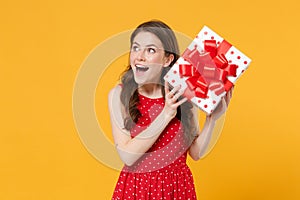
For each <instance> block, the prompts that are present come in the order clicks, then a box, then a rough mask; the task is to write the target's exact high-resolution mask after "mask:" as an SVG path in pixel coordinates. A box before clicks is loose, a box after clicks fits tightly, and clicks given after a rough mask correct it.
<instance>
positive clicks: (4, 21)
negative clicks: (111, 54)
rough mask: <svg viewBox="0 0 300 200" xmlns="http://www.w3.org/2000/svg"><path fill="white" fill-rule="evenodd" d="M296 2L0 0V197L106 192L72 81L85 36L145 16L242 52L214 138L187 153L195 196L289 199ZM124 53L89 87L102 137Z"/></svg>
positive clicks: (111, 178)
mask: <svg viewBox="0 0 300 200" xmlns="http://www.w3.org/2000/svg"><path fill="white" fill-rule="evenodd" d="M299 10H300V6H299V4H298V3H297V1H296V0H286V1H276V0H275V1H270V0H267V1H262V0H260V1H258V0H252V1H244V2H242V1H239V0H228V1H221V0H219V1H217V0H215V1H193V2H188V1H161V0H158V1H157V0H153V1H145V2H144V1H120V3H119V6H118V5H117V3H116V2H114V1H107V2H105V3H104V2H101V1H77V0H76V1H74V0H73V1H55V0H54V1H47V2H46V1H37V0H36V1H33V0H29V1H6V2H1V6H0V21H1V23H0V26H1V31H0V36H1V37H0V67H1V71H0V93H1V98H0V113H1V126H0V129H1V130H0V152H1V153H0V155H1V157H0V180H1V181H0V199H3V200H15V199H24V200H25V199H26V200H27V199H28V200H29V199H30V200H40V199H43V200H53V199H55V200H56V199H61V200H65V199H73V200H75V199H80V200H81V199H89V200H92V199H95V200H96V199H109V198H110V197H111V194H112V192H113V189H114V186H115V183H116V181H117V178H118V173H119V172H118V171H117V170H114V169H111V168H109V167H107V166H105V165H103V164H101V163H100V162H99V161H98V160H97V159H96V158H95V157H94V156H93V155H92V154H91V153H89V151H88V150H87V149H86V147H85V146H84V145H83V143H82V141H81V140H80V137H79V134H78V131H77V129H76V126H75V123H74V119H73V114H74V113H73V110H72V95H73V89H74V83H75V80H76V76H77V74H78V72H79V70H80V66H81V65H82V63H83V61H84V60H85V59H86V58H87V56H88V55H89V54H90V52H91V51H92V50H93V49H94V48H95V47H96V46H97V45H99V44H101V43H102V42H103V41H105V40H106V39H107V38H109V37H111V36H112V35H115V34H118V33H120V32H122V31H127V30H129V29H133V28H134V27H135V26H137V25H138V24H140V23H141V22H143V21H146V20H149V19H153V18H156V19H161V20H163V21H165V22H166V23H168V24H169V25H170V26H171V27H172V28H173V29H174V30H176V31H179V32H181V33H184V34H186V35H188V36H190V37H194V36H195V35H196V34H197V33H198V31H199V30H200V28H201V27H202V26H203V25H208V26H209V27H211V28H212V29H213V30H215V31H216V32H218V33H219V34H220V35H222V36H223V37H225V38H226V39H228V40H229V41H230V42H231V43H233V44H234V45H235V46H237V47H238V48H239V49H240V50H241V51H243V52H244V53H245V54H246V55H248V56H249V57H251V58H252V60H253V62H252V63H251V65H250V67H249V69H248V70H247V72H246V73H245V74H244V75H243V76H242V77H241V79H240V80H239V81H238V83H237V85H236V87H235V91H234V96H233V99H232V102H231V105H230V108H229V110H228V112H227V118H226V123H225V126H224V129H223V132H222V135H221V137H220V140H219V141H218V143H217V145H216V146H215V148H214V149H213V151H212V152H211V153H210V154H209V156H207V157H206V158H204V159H203V160H201V161H198V162H194V161H191V160H189V164H190V166H191V169H192V171H193V174H194V179H195V183H196V190H197V195H198V197H199V199H205V200H220V199H222V200H223V199H228V200H229V199H230V200H241V199H242V200H248V199H249V200H253V199H262V200H266V199H272V200H279V199H280V200H296V199H300V190H299V189H300V172H299V169H300V162H299V159H300V147H299V146H300V131H299V130H298V127H297V125H299V122H300V121H299V116H298V113H299V112H300V109H299V106H298V103H299V102H300V98H299V94H298V92H299V90H300V84H299V82H298V81H299V78H298V77H299V74H300V69H299V63H298V62H299V61H298V57H299V46H300V43H299V41H300V40H299V34H300V31H299V19H300V14H299ZM126 61H127V59H126V58H125V57H124V56H123V57H121V58H119V59H118V60H117V61H115V62H114V63H112V65H111V66H109V70H108V71H107V72H106V75H105V76H104V77H103V79H101V80H99V85H98V86H97V89H96V93H95V101H96V104H95V110H96V113H97V117H98V120H99V123H100V124H101V127H102V128H103V130H104V132H105V133H106V134H107V136H108V138H111V136H110V134H109V131H110V125H109V120H108V111H107V102H106V96H107V92H108V91H109V88H110V87H112V85H113V84H114V83H115V82H116V80H117V77H118V74H119V72H120V69H122V68H123V67H124V66H125V65H126ZM108 74H109V76H110V78H109V79H105V77H106V78H107V76H108ZM105 80H107V81H108V83H106V84H105V85H104V84H103V82H104V81H105ZM86 120H87V121H88V120H89V119H86ZM99 145H101V141H99ZM104 153H106V152H104Z"/></svg>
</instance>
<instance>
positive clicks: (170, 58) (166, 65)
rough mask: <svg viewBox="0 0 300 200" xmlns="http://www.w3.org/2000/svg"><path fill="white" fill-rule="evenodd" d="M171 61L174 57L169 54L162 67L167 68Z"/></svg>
mask: <svg viewBox="0 0 300 200" xmlns="http://www.w3.org/2000/svg"><path fill="white" fill-rule="evenodd" d="M173 60H174V55H173V54H170V55H169V56H168V57H166V58H165V64H164V67H169V66H170V64H171V63H172V61H173Z"/></svg>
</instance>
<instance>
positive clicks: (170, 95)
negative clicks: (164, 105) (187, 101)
mask: <svg viewBox="0 0 300 200" xmlns="http://www.w3.org/2000/svg"><path fill="white" fill-rule="evenodd" d="M180 88H181V85H177V86H175V87H174V88H173V89H172V90H171V91H170V92H169V94H168V97H169V98H172V97H174V95H175V94H177V93H178V91H179V89H180Z"/></svg>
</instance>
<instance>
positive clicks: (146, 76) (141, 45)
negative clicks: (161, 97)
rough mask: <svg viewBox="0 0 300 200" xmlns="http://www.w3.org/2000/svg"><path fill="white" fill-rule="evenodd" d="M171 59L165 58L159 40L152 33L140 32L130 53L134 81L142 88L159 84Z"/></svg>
mask: <svg viewBox="0 0 300 200" xmlns="http://www.w3.org/2000/svg"><path fill="white" fill-rule="evenodd" d="M171 57H172V56H169V57H166V56H165V51H164V49H163V45H162V43H161V41H160V40H159V38H158V37H157V36H156V35H154V34H153V33H150V32H144V31H142V32H139V33H138V34H137V35H136V36H135V38H134V39H133V42H132V46H131V51H130V65H131V68H132V70H133V74H134V80H135V81H136V83H137V84H138V85H140V86H142V85H144V84H151V83H159V81H160V76H161V72H162V68H163V67H167V66H169V64H170V63H171V61H172V60H171Z"/></svg>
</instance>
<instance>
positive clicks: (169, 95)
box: [163, 81, 187, 119]
mask: <svg viewBox="0 0 300 200" xmlns="http://www.w3.org/2000/svg"><path fill="white" fill-rule="evenodd" d="M180 88H181V85H177V86H176V87H174V88H173V89H172V90H171V91H170V89H169V84H168V82H167V81H165V107H164V110H163V111H164V113H165V114H166V115H167V117H170V119H173V118H174V117H175V116H176V113H177V108H178V106H180V105H181V104H183V103H184V102H186V101H187V98H186V97H184V98H182V99H180V100H178V99H179V97H180V96H181V95H182V94H183V92H184V91H183V90H180Z"/></svg>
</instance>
